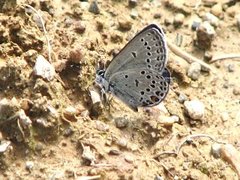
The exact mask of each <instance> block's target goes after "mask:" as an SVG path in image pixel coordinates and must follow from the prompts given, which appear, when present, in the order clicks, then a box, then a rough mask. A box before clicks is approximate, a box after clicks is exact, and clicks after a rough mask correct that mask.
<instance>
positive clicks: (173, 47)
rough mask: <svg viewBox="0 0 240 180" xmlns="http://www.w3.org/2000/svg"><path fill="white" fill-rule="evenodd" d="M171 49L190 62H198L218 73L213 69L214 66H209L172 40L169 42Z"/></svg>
mask: <svg viewBox="0 0 240 180" xmlns="http://www.w3.org/2000/svg"><path fill="white" fill-rule="evenodd" d="M167 44H168V47H169V49H170V50H171V51H172V52H173V53H174V54H176V55H177V56H179V57H181V58H183V59H185V60H186V61H187V62H188V63H192V62H198V63H199V64H201V65H202V66H204V67H205V68H207V69H209V70H211V71H212V72H214V73H216V70H215V69H213V67H211V66H209V65H208V64H206V63H204V62H203V61H201V60H200V59H198V58H196V57H194V56H192V55H190V54H188V53H187V52H184V51H182V50H181V49H180V48H179V47H177V46H176V45H174V44H173V43H171V42H169V41H168V42H167Z"/></svg>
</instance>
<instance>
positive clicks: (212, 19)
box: [203, 12, 219, 27]
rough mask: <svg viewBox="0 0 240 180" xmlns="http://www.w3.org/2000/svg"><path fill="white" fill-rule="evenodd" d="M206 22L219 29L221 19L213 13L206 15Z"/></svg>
mask: <svg viewBox="0 0 240 180" xmlns="http://www.w3.org/2000/svg"><path fill="white" fill-rule="evenodd" d="M203 19H204V20H205V21H208V22H209V23H210V24H211V25H213V26H214V27H217V26H218V25H219V19H218V17H217V16H215V15H213V14H212V13H209V12H208V13H206V14H205V16H204V17H203Z"/></svg>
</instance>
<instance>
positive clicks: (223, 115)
mask: <svg viewBox="0 0 240 180" xmlns="http://www.w3.org/2000/svg"><path fill="white" fill-rule="evenodd" d="M220 116H221V119H222V121H223V122H226V121H227V120H229V114H228V112H222V113H221V115H220Z"/></svg>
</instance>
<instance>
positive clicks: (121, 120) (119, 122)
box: [115, 117, 129, 128]
mask: <svg viewBox="0 0 240 180" xmlns="http://www.w3.org/2000/svg"><path fill="white" fill-rule="evenodd" d="M128 123H129V120H128V119H126V117H118V118H116V119H115V124H116V127H117V128H125V127H127V125H128Z"/></svg>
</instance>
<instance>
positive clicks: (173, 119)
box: [160, 115, 179, 126]
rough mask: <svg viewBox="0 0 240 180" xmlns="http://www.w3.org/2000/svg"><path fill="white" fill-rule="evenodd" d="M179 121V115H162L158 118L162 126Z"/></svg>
mask: <svg viewBox="0 0 240 180" xmlns="http://www.w3.org/2000/svg"><path fill="white" fill-rule="evenodd" d="M178 122H179V117H178V116H175V115H173V116H170V117H167V116H162V117H161V118H160V123H161V124H163V125H164V126H172V125H173V124H174V123H178Z"/></svg>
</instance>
